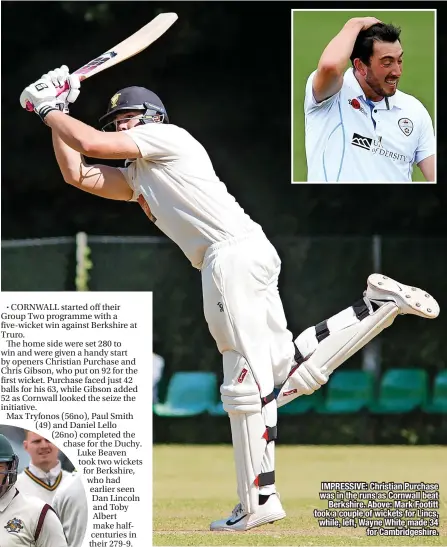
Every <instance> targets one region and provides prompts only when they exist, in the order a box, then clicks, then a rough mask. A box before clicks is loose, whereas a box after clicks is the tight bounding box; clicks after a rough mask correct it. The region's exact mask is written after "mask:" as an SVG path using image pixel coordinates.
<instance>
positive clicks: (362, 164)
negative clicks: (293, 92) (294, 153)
mask: <svg viewBox="0 0 447 547" xmlns="http://www.w3.org/2000/svg"><path fill="white" fill-rule="evenodd" d="M315 73H316V71H315V72H313V73H312V74H311V75H310V76H309V78H308V80H307V85H306V95H305V99H304V113H305V124H306V156H307V167H308V181H310V182H407V181H411V180H412V178H411V177H412V172H413V164H415V163H416V164H418V163H419V162H420V161H422V160H423V159H425V158H427V157H429V156H431V155H433V154H434V153H435V138H434V132H433V124H432V121H431V118H430V115H429V113H428V112H427V109H426V108H425V107H424V105H423V104H422V103H421V102H420V101H419V100H418V99H416V98H415V97H413V96H412V95H408V94H407V93H403V92H402V91H399V90H397V91H396V93H395V94H394V95H393V96H392V97H388V98H385V99H382V100H381V101H380V102H377V103H373V102H372V101H369V100H367V98H366V97H365V94H364V92H363V90H362V88H361V87H360V84H359V83H358V81H357V79H356V78H355V76H354V72H353V70H352V68H350V69H348V70H347V71H346V72H345V75H344V78H343V86H342V88H341V89H340V91H339V92H338V93H336V94H335V95H333V96H332V97H329V98H328V99H326V100H324V101H322V102H321V103H317V102H316V101H315V98H314V95H313V91H312V82H313V78H314V76H315Z"/></svg>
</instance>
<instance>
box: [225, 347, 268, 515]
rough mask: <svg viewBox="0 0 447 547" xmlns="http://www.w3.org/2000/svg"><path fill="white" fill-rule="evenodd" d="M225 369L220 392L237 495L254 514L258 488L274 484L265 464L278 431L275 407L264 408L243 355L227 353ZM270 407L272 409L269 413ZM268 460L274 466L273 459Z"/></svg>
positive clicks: (232, 352) (248, 510)
mask: <svg viewBox="0 0 447 547" xmlns="http://www.w3.org/2000/svg"><path fill="white" fill-rule="evenodd" d="M223 368H224V381H223V384H222V386H221V388H220V391H221V395H222V402H223V406H224V409H225V410H226V411H227V412H228V415H229V418H230V425H231V436H232V441H233V451H234V461H235V466H236V476H237V493H238V496H239V500H240V502H241V503H242V506H243V508H244V510H245V511H246V512H247V513H255V512H256V510H257V508H258V506H259V487H262V486H265V485H267V484H270V483H272V482H274V472H273V469H272V470H271V471H270V472H266V471H267V470H266V469H265V470H263V469H262V463H263V459H264V456H265V452H266V447H267V442H268V441H269V440H270V436H272V437H274V431H276V427H275V426H276V404H275V400H274V399H273V400H271V401H270V402H269V403H267V404H266V405H265V406H264V409H263V408H262V400H261V395H260V388H259V387H258V384H257V383H256V381H255V379H254V377H253V374H252V372H251V370H250V367H249V365H248V363H247V361H246V360H245V358H244V357H243V356H242V355H240V354H238V353H236V352H234V351H228V352H224V354H223ZM272 391H273V386H272ZM269 406H271V409H270V410H269V411H268V412H266V411H265V409H266V408H267V407H269ZM267 419H268V420H269V421H270V420H271V422H272V423H271V424H270V427H267V425H266V420H267ZM268 460H270V461H271V462H272V463H274V460H273V456H272V457H271V458H269V459H268ZM267 465H268V464H267Z"/></svg>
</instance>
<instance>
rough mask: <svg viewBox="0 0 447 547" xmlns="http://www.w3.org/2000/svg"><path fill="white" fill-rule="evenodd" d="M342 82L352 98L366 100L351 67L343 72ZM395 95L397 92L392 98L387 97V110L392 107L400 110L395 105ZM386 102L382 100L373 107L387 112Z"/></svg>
mask: <svg viewBox="0 0 447 547" xmlns="http://www.w3.org/2000/svg"><path fill="white" fill-rule="evenodd" d="M344 80H345V82H346V83H347V84H348V85H349V87H350V88H351V89H352V90H353V92H354V97H357V98H358V99H360V98H362V99H363V100H364V101H367V100H368V99H367V98H366V96H365V92H364V91H363V89H362V87H361V85H360V84H359V82H358V80H357V78H356V77H355V76H354V69H353V68H352V67H351V68H348V70H347V71H346V72H345V76H344ZM397 94H398V91H396V93H395V94H394V95H393V96H392V97H388V105H389V110H392V109H393V108H394V107H396V108H400V107H399V105H398V104H397V103H396V96H397ZM386 102H387V100H386V99H382V101H381V102H380V103H379V104H376V105H375V106H376V108H377V109H378V110H388V108H387V105H386Z"/></svg>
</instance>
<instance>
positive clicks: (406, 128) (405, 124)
mask: <svg viewBox="0 0 447 547" xmlns="http://www.w3.org/2000/svg"><path fill="white" fill-rule="evenodd" d="M398 125H399V127H400V130H401V131H402V133H403V134H404V135H406V136H407V137H409V136H410V135H411V134H412V133H413V122H412V121H411V120H409V119H408V118H401V119H400V120H399V121H398Z"/></svg>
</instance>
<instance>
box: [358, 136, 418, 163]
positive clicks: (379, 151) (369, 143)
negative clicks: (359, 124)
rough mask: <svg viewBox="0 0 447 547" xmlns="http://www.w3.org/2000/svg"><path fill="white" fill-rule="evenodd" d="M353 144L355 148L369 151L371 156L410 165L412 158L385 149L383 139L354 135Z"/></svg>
mask: <svg viewBox="0 0 447 547" xmlns="http://www.w3.org/2000/svg"><path fill="white" fill-rule="evenodd" d="M351 144H352V145H353V146H358V147H359V148H363V150H368V152H371V154H375V155H377V156H383V157H385V158H390V159H391V160H394V161H399V162H403V163H409V162H410V161H411V157H410V156H406V155H405V154H399V152H394V151H393V150H387V149H386V148H384V146H383V144H382V137H379V138H378V139H371V138H370V137H364V136H363V135H359V134H358V133H354V134H353V136H352V141H351Z"/></svg>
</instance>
